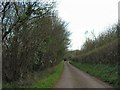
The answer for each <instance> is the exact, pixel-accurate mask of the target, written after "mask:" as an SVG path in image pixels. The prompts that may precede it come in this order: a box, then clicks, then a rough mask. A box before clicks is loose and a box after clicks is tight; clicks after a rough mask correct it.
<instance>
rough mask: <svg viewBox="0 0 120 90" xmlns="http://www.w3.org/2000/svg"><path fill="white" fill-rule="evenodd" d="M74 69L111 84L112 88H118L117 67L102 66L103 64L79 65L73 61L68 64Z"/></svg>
mask: <svg viewBox="0 0 120 90" xmlns="http://www.w3.org/2000/svg"><path fill="white" fill-rule="evenodd" d="M70 63H71V64H72V65H74V66H75V67H77V68H79V69H81V70H83V71H85V72H87V73H89V74H90V75H93V76H95V77H97V78H99V79H101V80H103V81H104V82H107V83H109V84H111V85H112V86H113V87H118V85H117V83H118V74H117V73H118V68H117V65H104V64H96V65H95V64H94V65H93V64H92V65H91V64H80V63H76V62H74V61H71V62H70Z"/></svg>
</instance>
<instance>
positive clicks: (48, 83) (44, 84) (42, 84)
mask: <svg viewBox="0 0 120 90" xmlns="http://www.w3.org/2000/svg"><path fill="white" fill-rule="evenodd" d="M63 67H64V64H63V62H61V63H60V64H58V65H57V66H55V67H54V69H53V71H52V72H51V73H49V74H48V75H47V77H44V78H43V79H41V80H39V81H38V82H37V83H35V84H33V85H32V88H53V87H54V85H55V83H56V82H57V80H58V79H59V78H60V76H61V74H62V71H63Z"/></svg>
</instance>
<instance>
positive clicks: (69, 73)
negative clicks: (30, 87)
mask: <svg viewBox="0 0 120 90" xmlns="http://www.w3.org/2000/svg"><path fill="white" fill-rule="evenodd" d="M55 88H112V86H109V85H108V84H106V83H104V82H102V81H100V80H99V79H97V78H95V77H92V76H90V75H89V74H87V73H85V72H83V71H81V70H79V69H77V68H76V67H74V66H73V65H71V64H69V62H68V61H65V62H64V71H63V74H62V76H61V78H60V80H59V81H58V82H57V84H56V86H55Z"/></svg>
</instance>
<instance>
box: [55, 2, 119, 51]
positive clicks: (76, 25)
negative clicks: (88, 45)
mask: <svg viewBox="0 0 120 90" xmlns="http://www.w3.org/2000/svg"><path fill="white" fill-rule="evenodd" d="M118 1H119V0H58V3H59V4H58V6H57V9H58V15H59V17H61V18H62V19H63V20H64V21H66V22H68V23H69V25H68V30H69V31H70V32H71V33H72V34H71V36H70V39H71V47H70V48H69V49H70V50H71V49H72V50H75V49H80V48H81V46H82V45H83V43H84V42H85V39H86V37H85V31H88V32H89V33H91V31H93V30H94V33H95V35H96V36H97V35H98V34H99V33H100V32H103V31H104V30H105V29H106V28H107V27H109V26H110V25H113V24H115V23H117V20H118ZM88 35H90V34H88Z"/></svg>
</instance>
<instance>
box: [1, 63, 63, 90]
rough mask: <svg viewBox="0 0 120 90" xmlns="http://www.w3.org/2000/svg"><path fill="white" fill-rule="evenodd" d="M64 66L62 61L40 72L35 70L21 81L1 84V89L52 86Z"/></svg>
mask: <svg viewBox="0 0 120 90" xmlns="http://www.w3.org/2000/svg"><path fill="white" fill-rule="evenodd" d="M63 68H64V64H63V62H61V63H60V64H58V65H56V66H54V67H52V68H49V69H46V70H43V71H41V72H39V73H38V72H36V73H34V74H33V76H31V78H29V79H28V78H27V79H25V80H22V81H17V82H12V83H7V84H5V85H3V89H5V90H6V89H7V88H53V87H54V85H55V83H56V82H57V80H58V79H59V77H60V76H61V74H62V71H63Z"/></svg>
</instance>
